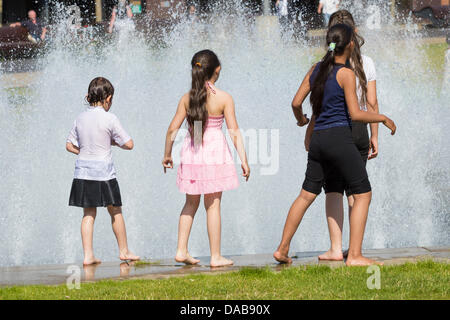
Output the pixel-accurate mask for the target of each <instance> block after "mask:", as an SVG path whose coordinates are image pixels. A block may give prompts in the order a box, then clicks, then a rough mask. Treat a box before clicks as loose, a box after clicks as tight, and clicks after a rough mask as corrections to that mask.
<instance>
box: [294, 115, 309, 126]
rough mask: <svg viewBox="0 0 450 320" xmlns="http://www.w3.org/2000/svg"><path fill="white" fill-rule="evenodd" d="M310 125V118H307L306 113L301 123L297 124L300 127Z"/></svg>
mask: <svg viewBox="0 0 450 320" xmlns="http://www.w3.org/2000/svg"><path fill="white" fill-rule="evenodd" d="M308 123H309V119H308V117H307V116H306V113H305V114H304V115H303V116H302V119H301V120H300V121H298V122H297V125H298V126H299V127H303V126H304V125H306V124H308Z"/></svg>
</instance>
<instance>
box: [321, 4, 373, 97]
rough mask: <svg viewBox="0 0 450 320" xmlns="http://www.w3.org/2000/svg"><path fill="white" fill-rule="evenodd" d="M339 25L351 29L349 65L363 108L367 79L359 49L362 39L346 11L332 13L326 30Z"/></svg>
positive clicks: (350, 15) (362, 43)
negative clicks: (351, 41)
mask: <svg viewBox="0 0 450 320" xmlns="http://www.w3.org/2000/svg"><path fill="white" fill-rule="evenodd" d="M341 23H343V24H346V25H348V26H350V27H351V28H352V29H353V42H354V43H355V47H354V49H353V52H352V55H351V56H350V65H351V66H352V68H353V70H354V71H355V74H356V76H357V77H358V81H359V86H360V87H361V99H360V101H359V103H360V105H363V106H364V105H366V102H367V78H366V73H365V72H364V67H363V60H362V56H361V47H362V46H363V45H364V38H363V37H361V36H360V35H359V34H358V33H357V32H356V24H355V20H354V19H353V16H352V14H351V13H350V12H348V11H347V10H339V11H336V12H335V13H333V14H332V15H331V17H330V22H329V23H328V28H330V27H332V26H334V25H336V24H341Z"/></svg>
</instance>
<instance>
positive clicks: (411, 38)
mask: <svg viewBox="0 0 450 320" xmlns="http://www.w3.org/2000/svg"><path fill="white" fill-rule="evenodd" d="M231 8H232V9H233V10H227V11H226V12H227V13H226V14H219V13H218V12H220V11H215V12H213V14H211V16H210V17H209V18H208V19H207V22H205V23H203V22H200V21H197V22H193V23H192V22H188V21H185V22H180V23H179V24H178V25H177V26H176V27H175V28H173V30H171V31H170V32H169V31H168V32H167V33H165V34H164V35H163V39H164V42H163V43H161V42H160V40H159V39H160V37H155V38H152V37H151V36H148V35H147V36H144V35H143V34H141V33H139V32H138V31H134V30H133V29H132V28H131V29H127V28H125V29H122V31H121V32H120V33H119V34H117V35H115V36H114V37H113V39H112V40H111V41H110V42H105V43H101V44H97V45H95V44H94V45H93V44H92V41H91V39H93V35H92V34H89V31H87V32H86V34H85V35H84V37H81V38H80V37H74V36H73V34H71V33H70V32H68V31H67V29H66V28H64V27H63V26H64V24H63V23H60V24H59V28H58V29H57V31H56V36H55V39H54V44H53V46H52V49H51V50H50V51H49V52H48V54H47V55H46V56H45V57H43V58H42V59H41V60H40V61H39V64H40V65H41V71H40V72H39V73H38V74H37V77H38V81H36V83H35V84H34V85H32V86H30V87H28V88H22V89H6V84H4V83H2V90H1V91H0V125H1V128H2V130H1V133H0V141H1V151H0V170H1V171H0V172H2V181H1V182H2V183H1V186H0V203H1V204H2V210H1V212H0V243H1V245H0V265H2V266H5V265H22V264H45V263H68V262H74V261H80V260H81V259H82V248H81V237H80V234H79V228H80V221H81V217H82V210H81V209H79V208H74V207H69V206H68V205H67V203H68V196H69V192H70V186H71V181H72V175H73V168H74V162H75V157H74V156H73V155H71V154H69V153H67V152H66V151H65V150H64V147H65V139H66V137H67V134H68V132H69V130H70V128H71V125H72V123H73V120H74V119H75V117H76V116H77V114H79V113H80V112H82V111H83V109H84V108H85V102H84V97H85V95H86V91H87V86H88V84H89V82H90V80H91V79H92V78H94V77H96V76H100V75H101V76H104V77H106V78H108V79H110V80H111V81H112V83H113V84H114V86H115V88H116V93H115V97H114V103H113V106H112V112H113V113H115V114H116V115H117V116H118V117H119V119H120V120H121V122H122V124H123V125H124V127H125V128H126V129H127V131H128V132H129V134H130V135H131V136H132V137H133V138H134V140H135V145H136V147H135V149H134V150H133V151H131V152H125V151H122V150H119V149H115V150H114V162H115V166H116V170H117V174H118V181H119V183H120V187H121V191H122V200H123V203H124V206H123V210H124V217H125V221H126V224H127V233H128V240H129V245H130V248H131V249H132V250H133V251H134V252H136V253H137V254H139V255H141V256H143V257H152V258H164V257H172V256H173V255H174V253H175V249H176V240H177V226H178V217H179V213H180V211H181V208H182V206H183V204H184V195H182V194H180V193H179V192H178V190H177V188H176V185H175V178H176V170H173V171H171V172H169V173H168V174H166V175H164V174H163V170H162V166H161V164H160V163H161V159H162V155H163V149H164V139H165V133H166V129H167V126H168V124H169V122H170V120H171V117H172V116H173V114H174V112H175V110H176V105H177V103H178V100H179V98H180V97H181V95H182V94H183V93H185V92H187V91H188V90H189V86H190V59H191V57H192V55H193V54H194V53H195V52H196V51H198V50H201V49H204V48H210V49H212V50H214V51H215V52H216V53H217V54H218V56H219V58H220V59H221V62H222V73H221V78H220V79H219V82H218V83H217V85H218V86H219V87H220V88H222V89H224V90H226V91H228V92H230V93H231V94H232V95H233V97H234V100H235V102H236V112H237V118H238V121H239V124H240V127H241V128H242V129H243V130H244V131H245V133H246V136H248V137H250V138H249V140H248V141H247V142H248V144H247V150H248V152H249V157H250V164H251V167H252V174H253V175H252V177H251V179H250V181H249V182H248V183H245V182H243V181H242V182H241V186H240V187H239V188H238V189H237V190H233V191H228V192H225V193H224V196H223V203H222V238H223V239H222V248H223V250H222V251H223V252H222V253H223V254H225V255H227V254H249V253H267V252H272V251H273V250H274V249H275V248H276V245H277V244H278V241H279V240H280V237H281V232H282V228H283V224H284V222H285V218H286V215H287V212H288V210H289V207H290V205H291V203H292V201H293V200H294V199H295V197H296V196H297V194H298V192H299V191H300V188H301V183H302V181H303V178H304V172H305V169H306V159H307V154H306V152H305V151H304V148H303V138H304V133H305V130H304V129H303V128H298V127H297V126H296V124H295V120H294V118H293V115H292V111H291V107H290V103H291V100H292V97H293V95H294V94H295V92H296V90H297V88H298V86H299V85H300V83H301V80H302V78H303V76H304V74H306V72H307V71H308V69H309V68H310V66H311V65H312V64H313V63H314V62H316V61H317V60H318V59H319V58H320V57H321V56H322V54H323V53H324V49H323V48H322V47H317V46H315V45H313V44H312V43H310V42H308V41H306V40H302V41H294V40H291V38H290V36H289V34H288V35H287V36H286V35H285V36H283V38H280V36H279V32H278V25H277V24H276V23H275V24H274V23H273V19H271V18H270V17H260V18H257V19H250V20H249V19H247V17H248V15H246V12H245V10H244V9H242V8H240V7H239V6H237V5H234V6H231ZM349 9H350V11H351V10H352V7H349ZM358 10H360V9H358V8H357V7H355V8H354V11H355V12H359V11H358ZM262 19H267V20H265V21H266V22H267V23H263V22H264V20H262ZM275 22H276V20H275ZM262 25H265V28H266V29H264V28H262V27H261V26H262ZM267 25H268V26H267ZM390 27H392V23H391V24H389V21H388V22H387V23H386V24H385V26H384V27H383V28H382V29H381V30H370V29H367V28H364V27H363V26H361V28H360V29H361V30H360V31H361V33H362V35H363V36H364V37H365V39H366V45H365V46H364V47H363V53H364V54H366V55H368V56H370V57H372V58H373V60H374V62H375V65H376V67H377V77H378V79H377V86H378V99H379V104H380V110H381V112H382V113H386V114H388V115H389V116H390V117H392V118H393V119H394V120H395V121H396V124H397V126H398V132H397V134H396V135H395V136H394V137H391V136H390V134H389V132H388V130H387V129H385V128H384V127H383V126H382V125H380V133H379V144H380V146H379V148H380V154H379V156H378V158H377V159H375V160H371V161H369V163H368V166H367V167H368V172H369V177H370V180H371V184H372V188H373V200H372V204H371V208H370V212H369V219H368V223H367V228H366V235H365V241H364V247H365V248H375V247H376V248H380V247H403V246H435V245H449V244H450V238H449V227H450V218H449V211H448V205H449V204H450V199H449V192H448V190H449V183H448V180H449V178H450V177H449V169H450V157H449V147H448V142H447V141H446V139H445V137H448V136H449V130H448V123H447V122H448V120H449V119H450V117H449V116H450V114H449V108H448V101H449V98H450V97H449V92H448V85H445V84H444V83H445V81H448V78H449V75H448V73H449V64H448V61H447V64H446V66H445V65H444V62H443V64H442V66H441V68H436V67H435V66H432V64H431V63H430V61H429V60H430V57H429V55H427V52H426V49H424V47H426V45H425V44H426V39H424V38H423V36H422V35H421V33H420V32H418V30H417V28H416V26H415V25H414V24H413V23H412V22H411V20H406V21H405V24H404V27H403V29H402V31H401V32H397V33H396V34H395V35H393V34H392V32H391V31H390V30H391V28H390ZM267 30H269V32H266V31H267ZM305 110H306V112H308V113H309V114H310V113H311V111H310V110H311V109H310V107H309V105H308V103H305ZM182 138H183V135H179V137H178V140H177V143H178V144H179V141H181V139H182ZM178 150H179V148H178V149H177V144H176V145H175V148H174V154H173V155H174V158H175V159H176V158H177V156H178ZM236 166H237V168H238V167H239V165H238V164H237V165H236ZM268 167H270V168H272V169H274V170H272V169H271V170H267V168H268ZM269 171H272V173H273V174H267V172H269ZM264 173H265V174H264ZM347 222H348V219H346V220H345V224H344V228H345V230H344V231H345V233H348V232H347V231H348V224H347ZM347 243H348V235H345V237H344V245H346V244H347ZM328 246H329V238H328V231H327V226H326V220H325V211H324V195H323V194H322V195H321V196H320V197H319V198H318V199H317V201H316V202H315V203H314V204H313V205H312V206H311V208H310V209H309V210H308V212H307V214H306V216H305V218H304V221H303V222H302V224H301V226H300V228H299V230H298V232H297V234H296V236H295V238H294V240H293V243H292V250H293V251H313V250H326V249H327V248H328ZM94 248H95V252H96V255H97V256H98V257H100V258H101V259H102V260H104V261H108V260H113V259H116V258H117V255H118V253H117V246H116V242H115V239H114V235H113V233H112V232H111V226H110V221H109V215H108V213H107V211H106V210H105V209H102V208H100V209H98V214H97V222H96V224H95V234H94ZM190 251H191V254H192V255H194V256H201V255H209V245H208V238H207V232H206V219H205V212H204V209H202V208H200V209H199V211H198V213H197V217H196V221H195V223H194V226H193V230H192V234H191V239H190Z"/></svg>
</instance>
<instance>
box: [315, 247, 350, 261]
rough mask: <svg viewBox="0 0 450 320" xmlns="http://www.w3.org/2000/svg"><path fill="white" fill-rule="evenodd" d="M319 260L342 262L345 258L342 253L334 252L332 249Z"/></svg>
mask: <svg viewBox="0 0 450 320" xmlns="http://www.w3.org/2000/svg"><path fill="white" fill-rule="evenodd" d="M319 260H324V261H342V260H344V256H343V255H342V252H341V251H337V252H336V251H332V250H331V249H330V250H328V251H327V252H325V253H323V254H321V255H320V256H319Z"/></svg>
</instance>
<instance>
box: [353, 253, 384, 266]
mask: <svg viewBox="0 0 450 320" xmlns="http://www.w3.org/2000/svg"><path fill="white" fill-rule="evenodd" d="M345 264H346V265H347V266H349V267H350V266H370V265H373V264H375V265H379V266H382V265H383V263H382V262H378V261H375V260H372V259H369V258H366V257H363V256H361V255H360V256H357V257H348V258H347V261H345Z"/></svg>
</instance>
